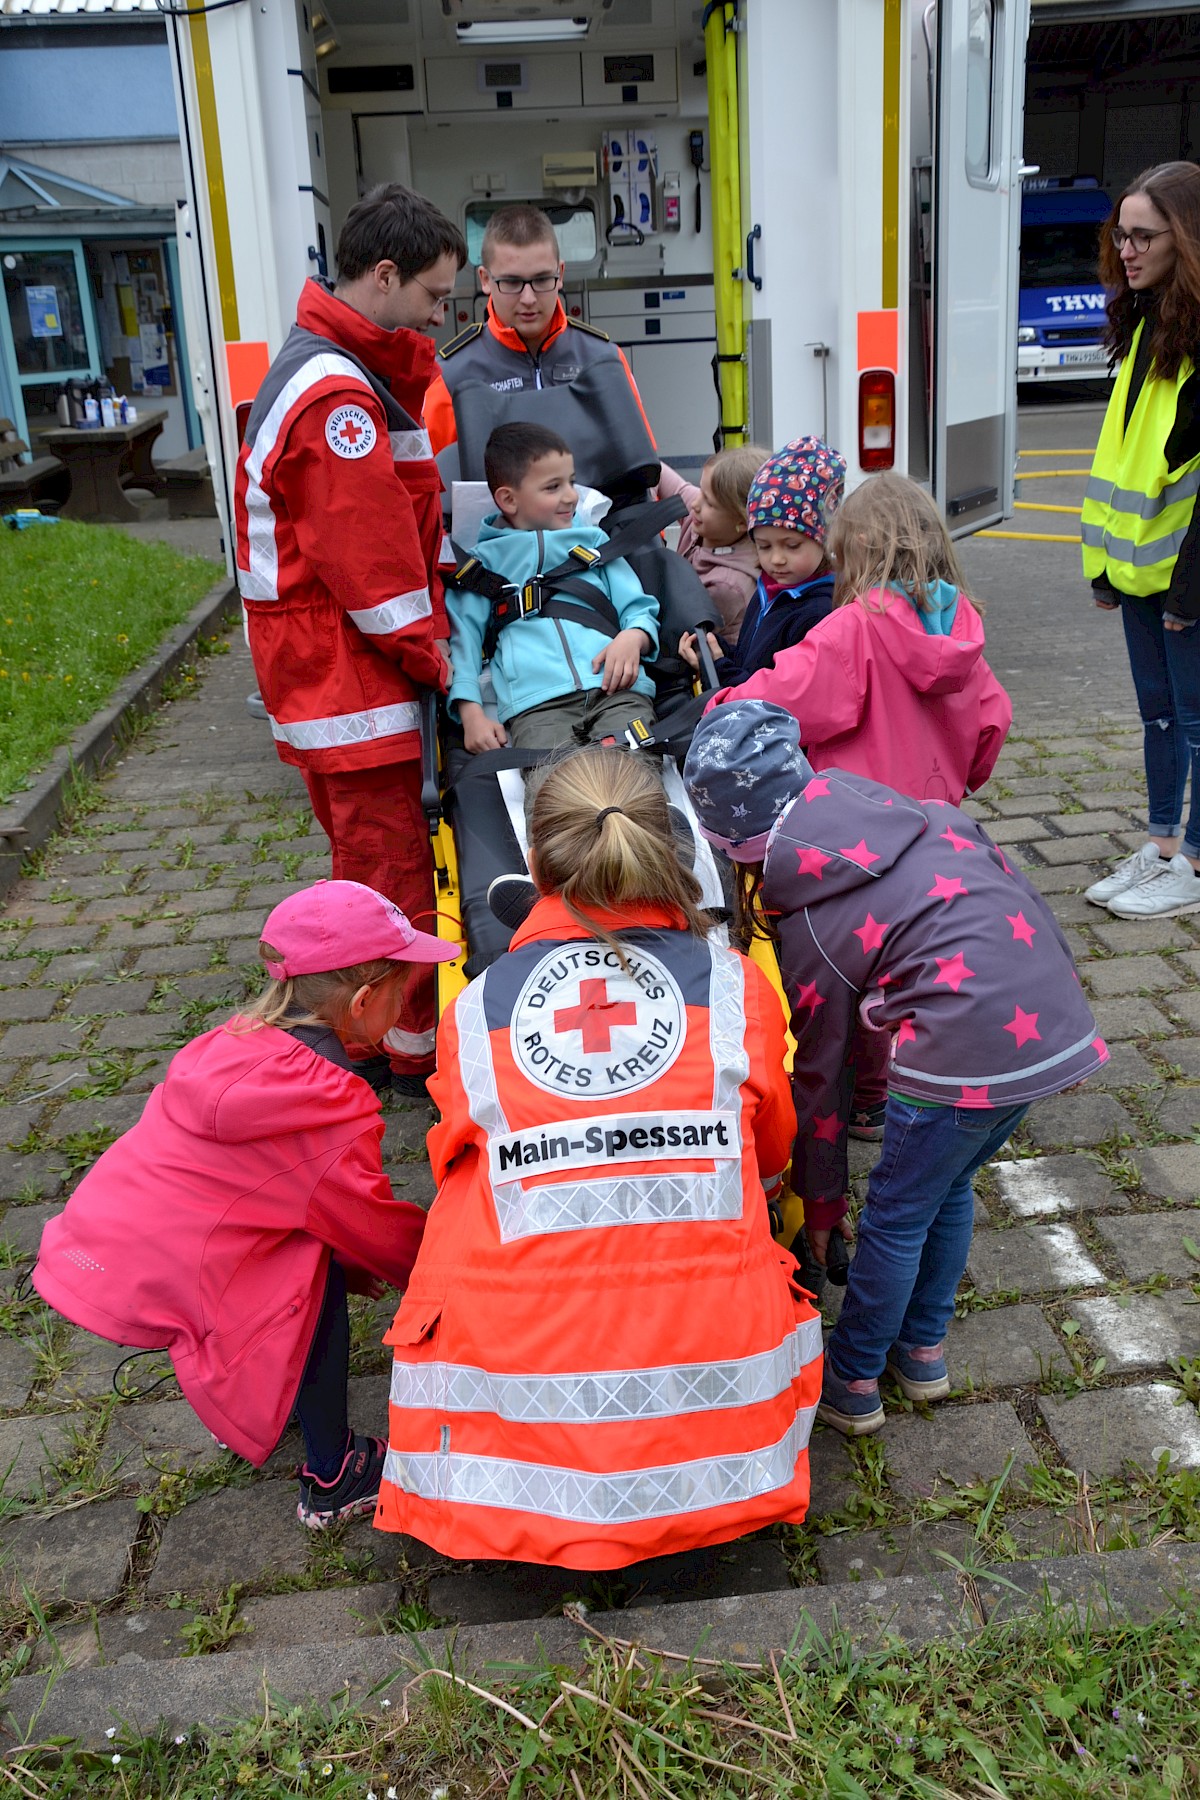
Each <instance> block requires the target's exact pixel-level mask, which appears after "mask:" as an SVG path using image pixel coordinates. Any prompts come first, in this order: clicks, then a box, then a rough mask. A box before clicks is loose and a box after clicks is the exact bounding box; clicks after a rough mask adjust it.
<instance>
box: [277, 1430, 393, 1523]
mask: <svg viewBox="0 0 1200 1800" xmlns="http://www.w3.org/2000/svg"><path fill="white" fill-rule="evenodd" d="M386 1455H387V1445H386V1444H385V1443H384V1441H383V1439H382V1438H377V1437H358V1436H356V1435H354V1434H351V1438H350V1442H349V1443H348V1444H347V1446H346V1454H345V1456H344V1457H343V1458H342V1466H341V1468H340V1469H339V1470H338V1473H337V1475H336V1476H335V1478H334V1479H333V1480H332V1481H318V1480H317V1478H316V1476H315V1475H312V1474H310V1473H309V1471H308V1470H307V1469H301V1471H300V1500H299V1503H298V1505H297V1507H296V1517H297V1518H298V1519H299V1521H300V1523H301V1524H302V1525H307V1526H308V1529H309V1530H310V1531H324V1530H326V1529H327V1527H328V1526H330V1525H332V1524H333V1523H334V1521H335V1520H337V1519H356V1518H358V1517H359V1516H360V1515H361V1514H363V1513H370V1512H374V1511H375V1504H376V1502H377V1500H378V1499H379V1484H380V1482H381V1481H382V1480H383V1460H384V1457H385V1456H386Z"/></svg>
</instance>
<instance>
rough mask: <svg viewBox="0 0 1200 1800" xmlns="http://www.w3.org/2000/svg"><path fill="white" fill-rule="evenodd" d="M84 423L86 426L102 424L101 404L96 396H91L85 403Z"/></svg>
mask: <svg viewBox="0 0 1200 1800" xmlns="http://www.w3.org/2000/svg"><path fill="white" fill-rule="evenodd" d="M83 422H84V424H85V425H98V424H99V423H100V403H99V401H98V400H97V399H96V396H95V395H94V394H89V395H88V397H87V399H86V400H85V401H84V403H83Z"/></svg>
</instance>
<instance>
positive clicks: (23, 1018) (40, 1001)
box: [0, 988, 58, 1025]
mask: <svg viewBox="0 0 1200 1800" xmlns="http://www.w3.org/2000/svg"><path fill="white" fill-rule="evenodd" d="M57 1005H58V995H57V994H56V993H55V991H54V989H53V988H5V989H3V990H2V991H0V1024H6V1025H9V1024H11V1025H17V1024H28V1023H30V1022H32V1021H33V1020H35V1019H48V1018H49V1017H50V1014H51V1013H52V1012H53V1011H54V1008H55V1007H56V1006H57Z"/></svg>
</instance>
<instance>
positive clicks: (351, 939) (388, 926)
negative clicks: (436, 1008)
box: [262, 881, 462, 981]
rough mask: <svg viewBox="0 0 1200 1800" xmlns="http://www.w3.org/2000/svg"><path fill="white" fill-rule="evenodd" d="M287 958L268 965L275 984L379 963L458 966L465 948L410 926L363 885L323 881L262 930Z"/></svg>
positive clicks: (286, 904) (292, 897)
mask: <svg viewBox="0 0 1200 1800" xmlns="http://www.w3.org/2000/svg"><path fill="white" fill-rule="evenodd" d="M262 939H263V942H264V943H266V944H270V946H271V948H272V950H278V951H280V952H281V956H280V960H279V961H278V962H269V963H267V965H266V969H267V974H268V975H269V976H270V977H271V979H272V981H285V980H286V979H287V978H288V976H290V975H323V974H326V973H327V972H328V971H329V970H330V969H349V968H352V967H353V966H354V964H355V963H363V962H372V961H373V960H374V959H375V958H376V957H380V958H386V959H387V961H388V962H397V963H438V962H452V961H453V960H454V958H455V957H456V956H461V954H462V946H461V945H460V944H451V943H448V942H447V941H446V939H445V938H437V937H431V936H430V935H429V933H428V932H427V931H418V930H417V929H416V927H415V926H413V925H410V924H409V922H408V920H407V919H406V918H405V916H404V914H403V913H402V912H401V911H400V908H399V907H398V906H394V905H393V904H392V902H391V901H390V900H385V899H384V897H383V895H382V894H377V893H376V892H375V889H374V888H370V887H366V886H365V885H364V884H363V883H362V882H361V881H317V882H314V883H313V885H312V887H307V888H302V889H301V891H300V893H298V894H289V895H288V897H287V899H286V900H281V901H280V902H279V905H278V906H277V907H276V908H275V910H274V912H273V913H272V914H271V916H270V917H269V918H268V920H267V922H266V924H265V925H264V926H263V928H262Z"/></svg>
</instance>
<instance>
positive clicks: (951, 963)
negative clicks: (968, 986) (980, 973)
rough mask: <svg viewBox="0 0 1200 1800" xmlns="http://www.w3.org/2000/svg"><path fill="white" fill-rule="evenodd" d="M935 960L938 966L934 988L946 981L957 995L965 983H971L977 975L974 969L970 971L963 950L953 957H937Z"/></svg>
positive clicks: (956, 952) (957, 951)
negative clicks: (973, 976) (972, 978)
mask: <svg viewBox="0 0 1200 1800" xmlns="http://www.w3.org/2000/svg"><path fill="white" fill-rule="evenodd" d="M933 960H934V962H935V963H936V964H937V966H938V972H937V974H936V975H935V976H934V978H933V985H934V987H937V986H938V985H939V984H940V983H941V982H943V981H944V982H945V984H946V986H947V987H948V988H953V989H954V992H955V993H956V994H957V992H958V990H959V988H960V987H961V986H962V984H963V982H964V981H969V980H970V979H971V977H972V975H974V973H975V971H974V969H968V967H967V965H966V960H965V958H964V957H963V953H962V951H961V950H956V951H955V953H954V955H953V956H935V957H934V959H933Z"/></svg>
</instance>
